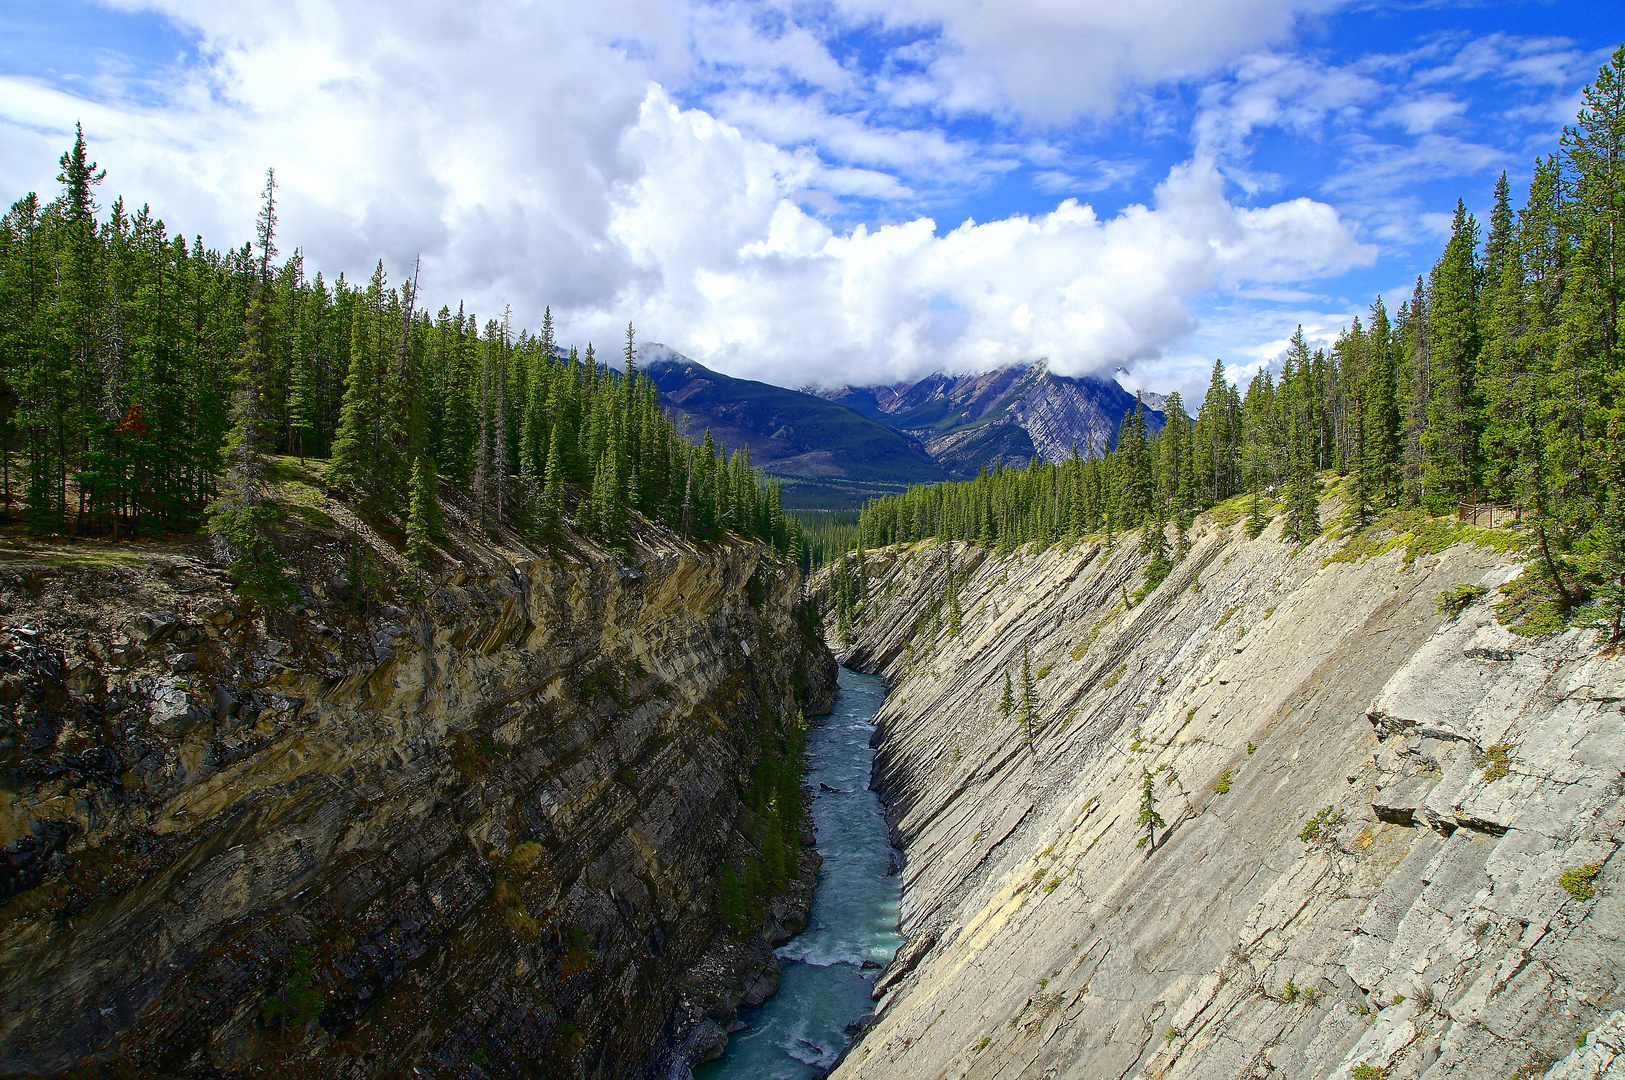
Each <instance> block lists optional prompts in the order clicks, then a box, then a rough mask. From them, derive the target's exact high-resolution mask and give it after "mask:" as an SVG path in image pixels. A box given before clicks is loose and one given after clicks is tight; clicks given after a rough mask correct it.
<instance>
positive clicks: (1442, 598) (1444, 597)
mask: <svg viewBox="0 0 1625 1080" xmlns="http://www.w3.org/2000/svg"><path fill="white" fill-rule="evenodd" d="M1488 591H1489V590H1488V589H1486V588H1484V586H1482V585H1457V586H1456V587H1455V588H1454V589H1446V590H1445V591H1444V592H1442V593H1440V594H1439V595H1438V596H1436V597H1434V598H1433V599H1434V602H1435V607H1434V610H1435V611H1437V612H1438V613H1439V614H1440V615H1447V616H1449V617H1450V618H1452V619H1454V618H1455V617H1456V616H1458V615H1460V614H1461V613H1462V612H1464V611H1466V610H1467V609H1468V608H1469V607H1471V606H1472V604H1473V602H1474V601H1475V600H1477V599H1478V598H1479V597H1481V596H1483V595H1484V594H1485V593H1486V592H1488Z"/></svg>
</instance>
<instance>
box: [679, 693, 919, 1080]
mask: <svg viewBox="0 0 1625 1080" xmlns="http://www.w3.org/2000/svg"><path fill="white" fill-rule="evenodd" d="M885 697H886V689H885V686H884V685H883V684H882V683H881V681H880V680H879V679H877V678H875V677H874V676H872V675H860V674H858V673H857V672H855V671H848V670H847V669H846V668H842V669H841V681H840V690H839V692H838V693H837V694H836V696H835V711H834V712H832V713H831V714H830V715H829V716H826V717H824V718H823V723H822V724H820V725H819V726H818V727H814V728H812V729H811V730H809V731H808V732H807V783H808V784H809V785H810V786H811V787H812V790H813V792H814V794H815V795H816V796H817V798H815V799H814V800H813V803H812V816H813V826H814V828H815V829H816V830H817V833H818V850H819V853H820V854H822V855H823V856H824V866H823V869H821V870H820V871H819V873H818V889H817V892H815V893H814V894H813V905H812V915H811V917H810V918H809V919H808V921H807V930H806V932H805V933H803V934H801V935H800V936H798V937H795V938H793V939H791V940H790V941H789V942H787V943H785V944H784V945H783V946H781V947H780V948H779V950H778V955H779V960H780V961H781V962H782V963H783V965H784V978H783V982H782V983H781V984H780V987H779V992H778V993H777V994H776V995H775V996H773V997H772V998H770V999H768V1001H767V1003H766V1004H765V1005H763V1006H762V1007H761V1008H759V1009H743V1010H741V1011H740V1013H739V1019H740V1021H741V1022H742V1023H745V1024H747V1025H749V1026H748V1027H746V1028H744V1029H742V1030H740V1031H737V1032H735V1033H734V1034H733V1035H732V1036H730V1038H729V1040H728V1050H727V1052H726V1053H725V1054H723V1056H722V1057H721V1058H719V1059H718V1060H716V1061H713V1062H709V1063H707V1064H705V1065H702V1066H700V1067H699V1068H697V1069H695V1070H694V1076H695V1080H812V1078H814V1077H819V1076H822V1075H824V1073H825V1072H826V1071H827V1070H828V1069H829V1068H830V1066H832V1065H833V1064H834V1063H835V1059H836V1057H837V1056H839V1054H840V1053H841V1051H842V1049H844V1048H845V1046H846V1044H847V1042H848V1040H849V1038H850V1036H849V1035H847V1033H846V1029H847V1025H848V1024H851V1023H852V1022H854V1021H856V1020H857V1019H858V1018H859V1017H861V1016H863V1015H864V1014H865V1013H867V1012H868V1011H869V1009H870V1006H871V1002H870V1001H869V991H870V990H871V989H872V988H873V986H874V981H875V978H876V977H877V976H878V975H879V974H880V967H881V966H884V965H885V964H886V962H887V961H888V960H890V959H891V957H892V953H893V952H895V951H896V949H897V946H898V945H899V944H900V943H901V940H902V939H901V938H899V937H898V936H897V900H898V878H897V877H896V876H895V875H892V876H888V875H887V870H888V869H889V868H890V863H891V859H892V857H893V856H892V850H891V847H890V845H889V844H888V843H887V838H886V822H885V818H884V816H883V814H882V811H881V808H880V799H879V797H878V796H877V795H876V794H875V793H874V792H873V791H870V790H869V770H870V766H871V765H872V763H873V761H874V751H873V750H872V749H870V748H869V736H870V734H871V733H872V732H873V731H874V728H873V727H872V726H871V723H872V721H873V719H874V715H875V713H876V712H877V711H879V709H880V705H881V702H883V701H884V700H885ZM865 961H868V962H869V964H870V966H869V967H867V968H866V967H864V966H863V964H864V962H865Z"/></svg>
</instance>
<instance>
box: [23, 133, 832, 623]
mask: <svg viewBox="0 0 1625 1080" xmlns="http://www.w3.org/2000/svg"><path fill="white" fill-rule="evenodd" d="M61 169H62V171H61V174H60V175H59V177H58V180H59V181H60V183H61V185H62V190H61V192H60V194H59V195H58V196H57V197H56V198H55V199H53V200H51V201H45V200H42V199H41V198H40V197H39V196H38V195H37V194H35V193H29V194H28V195H26V196H24V197H23V198H22V199H20V200H18V201H17V202H16V203H15V204H13V206H12V207H11V209H10V211H9V212H8V213H7V214H6V215H5V217H4V218H3V219H0V498H3V504H4V513H5V515H6V516H7V517H8V518H11V517H14V516H16V515H21V516H22V517H23V518H24V519H25V520H26V521H27V522H28V523H29V524H30V525H31V526H32V527H33V528H34V529H36V530H39V531H44V532H58V533H77V534H86V533H95V534H101V535H105V536H109V537H111V538H113V539H118V538H119V537H121V536H124V535H128V534H129V533H130V532H131V531H140V532H146V533H153V532H157V531H162V530H172V529H194V528H197V527H198V526H200V525H201V524H203V523H204V522H205V520H208V521H209V523H210V525H211V526H212V527H213V529H214V530H215V532H216V533H217V534H218V535H219V536H221V537H222V538H223V539H224V540H225V541H226V543H227V545H228V546H229V547H230V548H231V549H232V551H233V552H234V554H235V557H236V560H237V570H238V571H239V573H240V575H241V576H242V577H243V581H244V584H245V586H247V587H248V588H249V590H250V591H251V592H252V591H253V590H254V589H255V588H258V589H259V590H260V591H261V593H262V594H264V593H265V592H266V590H269V591H270V592H275V591H276V590H277V588H279V586H278V581H279V574H278V569H279V567H278V563H277V560H276V556H275V552H274V545H273V544H272V542H271V535H272V534H273V533H274V531H275V525H276V520H275V519H276V515H277V511H276V510H275V508H274V507H272V506H270V505H268V504H266V503H265V501H264V499H263V496H262V491H261V488H262V484H261V480H262V477H263V474H264V470H265V463H264V457H265V455H268V454H290V455H294V454H296V455H299V456H300V457H317V458H327V459H329V463H328V470H327V475H328V478H329V479H330V480H337V481H339V482H340V483H341V484H342V485H343V486H345V487H346V488H348V489H349V491H350V492H351V493H352V494H353V496H354V497H355V499H356V500H357V503H358V505H359V507H360V508H361V509H362V511H363V512H364V513H366V514H369V515H372V516H385V517H388V516H395V517H398V519H399V523H400V525H401V526H402V528H403V529H404V530H405V532H406V534H407V537H408V547H409V554H410V555H411V556H412V558H413V560H414V561H416V562H418V563H419V564H420V565H428V564H429V563H430V562H431V561H432V559H433V557H434V554H433V547H434V541H435V538H436V534H437V531H438V483H437V482H436V479H437V474H438V477H439V478H440V479H441V480H443V481H444V482H448V483H451V484H453V485H457V486H459V487H462V488H466V490H467V491H468V492H469V493H470V495H471V496H472V497H473V499H474V501H475V503H476V505H477V506H478V508H479V512H480V515H481V517H482V519H497V518H504V517H505V518H506V519H508V520H509V521H512V522H516V523H518V524H519V526H520V527H521V528H523V529H525V530H527V531H529V532H531V533H534V534H537V535H545V534H546V533H547V532H549V531H550V530H553V529H556V528H557V527H558V526H559V525H560V523H561V522H562V521H563V519H564V518H565V517H567V516H568V517H571V518H572V519H573V520H574V521H575V522H576V524H578V525H580V526H581V527H582V528H583V529H585V530H586V531H588V532H589V533H592V534H595V535H596V536H598V537H599V538H600V539H602V540H604V541H606V542H608V543H609V544H611V545H612V546H620V545H622V544H624V543H625V541H626V538H627V535H628V528H629V522H630V515H631V514H632V512H633V511H637V512H640V513H642V514H643V515H645V516H647V517H649V518H650V519H653V520H658V521H661V522H664V523H667V524H671V525H673V526H675V527H677V528H678V529H679V530H680V531H682V532H683V533H684V534H685V535H688V536H691V537H706V536H712V535H716V534H717V533H718V531H719V530H723V529H728V530H733V531H735V532H738V533H740V534H742V535H746V536H755V537H759V538H761V539H764V540H769V541H771V542H772V543H774V544H776V545H777V546H779V547H780V549H781V550H786V551H798V550H799V546H800V541H799V527H798V525H797V523H796V522H795V520H794V519H793V518H788V517H786V516H785V515H784V514H783V513H782V511H781V509H780V497H779V491H778V488H777V486H776V485H775V484H773V483H765V484H764V483H762V482H761V480H760V478H759V476H758V475H757V474H756V473H755V471H754V470H753V469H752V468H751V465H750V458H749V453H748V451H743V452H740V453H736V454H734V455H733V456H732V457H731V458H724V456H723V455H721V454H719V453H718V452H717V450H716V448H715V447H714V445H713V443H712V441H711V439H710V437H709V435H707V437H706V439H705V441H704V443H703V444H702V445H700V446H694V445H692V444H690V443H689V442H687V441H685V440H684V439H683V438H682V437H681V436H680V435H679V433H678V431H677V430H676V428H675V427H674V426H673V424H672V422H671V421H670V419H669V418H668V417H667V415H666V413H665V411H664V410H663V409H662V408H661V405H660V400H659V391H658V389H657V388H656V387H655V386H654V384H653V383H652V382H650V381H649V380H648V379H647V378H645V377H644V376H643V375H641V374H639V373H638V370H637V365H636V354H635V349H634V341H633V331H632V327H631V326H630V325H628V327H627V336H626V346H625V361H626V364H625V372H624V374H622V373H615V372H611V371H610V370H609V368H608V366H607V365H601V364H599V363H598V362H597V359H596V357H595V356H594V352H593V348H592V346H591V345H590V344H589V345H588V346H587V348H586V351H585V354H584V355H578V354H577V351H576V349H575V348H574V347H571V348H570V349H569V350H568V352H564V351H563V350H562V349H561V347H560V346H559V345H558V343H556V341H555V339H554V331H553V326H552V320H551V314H549V315H548V316H547V317H545V318H544V320H543V324H542V327H541V330H540V332H538V333H534V334H532V333H528V332H524V331H519V332H517V333H516V332H515V329H514V328H513V326H512V325H511V319H510V316H509V314H508V313H507V312H504V314H503V317H502V318H500V319H487V320H486V321H485V322H484V323H483V324H482V323H481V322H480V320H479V319H478V318H477V317H476V316H475V315H474V314H473V313H470V312H465V311H464V310H463V309H462V308H461V307H459V308H458V310H457V311H456V312H455V313H453V312H452V311H451V310H450V309H449V308H448V307H442V308H441V309H440V310H439V312H438V313H437V314H434V315H430V314H429V313H428V312H427V311H424V310H420V309H419V306H418V304H419V294H418V286H417V281H416V280H415V278H414V280H409V281H403V282H401V283H399V284H398V285H396V286H393V287H392V286H391V285H390V283H389V282H388V281H387V280H386V278H385V275H384V270H383V264H382V262H381V261H380V263H379V264H378V268H377V269H376V270H375V271H374V272H373V274H372V277H371V278H370V280H368V281H367V282H366V283H365V284H357V283H352V282H349V281H346V280H345V278H344V275H343V274H340V275H339V276H338V277H337V279H335V280H333V281H331V282H329V281H327V280H325V279H324V278H323V276H322V274H321V273H320V272H318V273H316V274H315V276H314V277H311V276H309V274H308V272H307V268H306V266H305V262H304V259H303V257H302V256H301V254H300V253H299V252H298V251H295V252H294V253H293V255H292V256H291V257H290V258H288V259H286V260H285V261H279V260H278V255H279V253H278V251H277V246H276V244H277V234H276V228H277V214H276V185H275V177H274V175H273V174H268V176H267V180H266V185H265V190H264V195H263V204H262V208H261V211H260V215H259V219H258V228H257V235H256V237H255V239H254V241H253V242H251V243H246V244H244V245H243V246H242V247H240V248H232V249H227V250H216V249H212V248H207V247H205V246H204V244H203V241H202V239H201V238H195V239H193V240H192V241H191V242H188V241H187V239H186V238H185V237H184V236H178V235H170V233H169V232H168V230H167V229H166V227H165V224H164V222H163V221H162V220H161V219H159V218H158V217H157V216H156V214H155V213H154V211H152V210H151V209H150V208H148V207H145V206H143V207H141V208H140V209H139V210H136V211H134V212H133V213H132V212H131V211H130V210H129V209H128V208H127V207H126V206H125V205H124V202H123V200H122V199H115V200H114V201H113V202H112V204H111V206H109V207H108V208H107V211H106V213H105V214H103V213H102V211H101V208H100V206H99V205H98V202H97V188H98V186H99V185H100V184H101V183H102V181H103V179H104V176H105V173H104V172H103V171H101V170H99V169H98V168H97V166H96V164H95V163H94V162H92V161H91V160H90V155H89V151H88V149H87V147H86V144H85V139H84V136H83V133H82V131H81V132H80V134H79V136H78V138H77V139H76V140H75V142H74V145H73V147H72V149H70V150H69V151H68V152H67V153H65V154H64V155H63V156H62V160H61ZM211 507H212V510H211Z"/></svg>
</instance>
